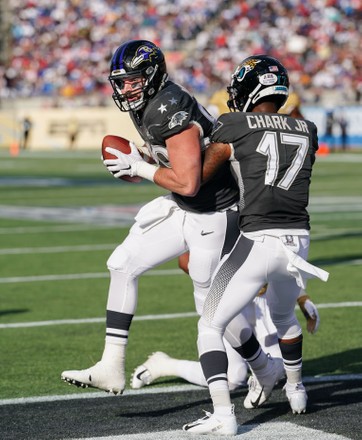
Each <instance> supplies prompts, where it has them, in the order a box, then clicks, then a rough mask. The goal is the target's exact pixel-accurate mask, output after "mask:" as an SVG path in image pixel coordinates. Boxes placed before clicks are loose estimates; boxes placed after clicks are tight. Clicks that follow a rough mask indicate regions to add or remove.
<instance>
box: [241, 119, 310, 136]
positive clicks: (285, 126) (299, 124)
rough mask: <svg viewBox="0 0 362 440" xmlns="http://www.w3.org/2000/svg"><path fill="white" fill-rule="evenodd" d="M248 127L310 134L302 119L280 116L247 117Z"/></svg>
mask: <svg viewBox="0 0 362 440" xmlns="http://www.w3.org/2000/svg"><path fill="white" fill-rule="evenodd" d="M246 119H247V122H248V126H249V128H251V129H255V128H274V129H279V130H289V131H300V132H304V133H309V130H308V125H307V124H306V122H305V121H303V120H300V119H289V120H288V118H287V116H279V115H247V116H246Z"/></svg>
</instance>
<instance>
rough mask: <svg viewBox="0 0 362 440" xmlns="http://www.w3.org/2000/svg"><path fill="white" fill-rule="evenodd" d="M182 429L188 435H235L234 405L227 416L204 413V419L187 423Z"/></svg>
mask: <svg viewBox="0 0 362 440" xmlns="http://www.w3.org/2000/svg"><path fill="white" fill-rule="evenodd" d="M182 429H183V430H184V431H186V432H188V433H190V434H209V435H235V434H236V433H237V432H238V424H237V422H236V417H235V414H234V405H232V408H231V412H230V414H228V415H217V414H211V413H209V412H207V411H205V417H203V418H202V419H198V420H195V421H194V422H191V423H187V424H186V425H184V426H183V427H182Z"/></svg>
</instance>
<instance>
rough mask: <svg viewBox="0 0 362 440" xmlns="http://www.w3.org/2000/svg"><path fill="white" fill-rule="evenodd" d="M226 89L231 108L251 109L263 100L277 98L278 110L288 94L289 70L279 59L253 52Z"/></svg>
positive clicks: (240, 66) (242, 110) (274, 100)
mask: <svg viewBox="0 0 362 440" xmlns="http://www.w3.org/2000/svg"><path fill="white" fill-rule="evenodd" d="M227 91H228V94H229V100H228V102H227V104H228V107H229V109H230V110H232V111H236V110H239V111H241V112H250V111H252V110H253V108H254V107H255V106H256V104H258V103H260V101H262V100H263V101H273V102H275V103H276V104H277V106H278V110H279V108H280V107H281V106H282V105H283V104H284V103H285V101H286V100H287V98H288V94H289V78H288V72H287V70H286V68H285V67H284V66H283V65H282V64H281V63H280V62H279V61H278V60H277V59H275V58H273V57H270V56H267V55H254V56H251V57H248V58H246V59H245V60H244V61H242V62H241V64H239V65H238V67H237V68H236V70H235V72H234V73H233V74H232V76H231V83H230V85H229V86H228V87H227Z"/></svg>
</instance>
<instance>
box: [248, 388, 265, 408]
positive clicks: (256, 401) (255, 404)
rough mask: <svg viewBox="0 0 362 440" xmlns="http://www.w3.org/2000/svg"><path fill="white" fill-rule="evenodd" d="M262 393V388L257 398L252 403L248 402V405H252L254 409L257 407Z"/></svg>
mask: <svg viewBox="0 0 362 440" xmlns="http://www.w3.org/2000/svg"><path fill="white" fill-rule="evenodd" d="M263 391H264V387H262V389H261V391H260V394H259V396H258V398H257V399H256V400H255V401H254V402H252V401H250V403H251V404H252V405H253V407H254V408H257V407H258V406H259V402H260V399H261V395H262V394H263Z"/></svg>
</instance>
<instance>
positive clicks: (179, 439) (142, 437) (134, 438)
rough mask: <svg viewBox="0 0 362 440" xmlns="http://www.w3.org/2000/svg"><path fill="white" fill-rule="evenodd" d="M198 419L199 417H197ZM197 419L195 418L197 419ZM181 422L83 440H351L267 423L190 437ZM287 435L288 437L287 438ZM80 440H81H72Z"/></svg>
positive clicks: (291, 424)
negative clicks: (169, 427)
mask: <svg viewBox="0 0 362 440" xmlns="http://www.w3.org/2000/svg"><path fill="white" fill-rule="evenodd" d="M200 416H201V415H200ZM196 417H197V415H196ZM196 417H195V418H196ZM181 425H182V424H181V422H180V430H175V431H158V432H144V433H137V434H123V435H112V436H109V437H88V438H82V439H81V440H184V439H192V440H207V439H210V438H213V439H215V440H217V439H226V438H229V439H230V438H233V439H242V440H255V439H266V438H267V439H269V440H280V439H286V438H288V439H291V438H295V439H298V440H310V439H311V438H312V439H314V440H349V439H348V438H347V437H344V436H343V435H338V434H331V433H328V432H324V431H320V430H317V429H313V428H307V427H305V426H300V425H297V424H294V423H291V422H265V423H261V424H258V425H257V424H243V425H238V432H237V433H236V435H235V436H216V435H215V434H214V435H211V436H205V435H195V434H192V435H190V434H189V433H187V432H184V431H182V428H181ZM286 433H287V437H286ZM70 440H80V439H76V438H73V439H70Z"/></svg>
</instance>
